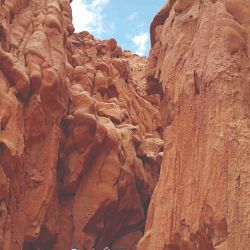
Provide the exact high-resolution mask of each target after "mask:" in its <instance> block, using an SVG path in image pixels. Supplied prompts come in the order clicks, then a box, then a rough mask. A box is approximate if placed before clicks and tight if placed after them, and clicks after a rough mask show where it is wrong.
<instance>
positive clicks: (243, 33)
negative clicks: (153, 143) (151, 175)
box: [137, 0, 250, 250]
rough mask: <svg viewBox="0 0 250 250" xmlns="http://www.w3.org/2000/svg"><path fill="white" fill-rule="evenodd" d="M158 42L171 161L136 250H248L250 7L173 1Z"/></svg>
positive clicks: (158, 22) (155, 57) (159, 20)
mask: <svg viewBox="0 0 250 250" xmlns="http://www.w3.org/2000/svg"><path fill="white" fill-rule="evenodd" d="M151 42H152V46H153V47H152V50H151V53H150V57H149V61H148V66H147V71H146V72H147V76H146V77H147V81H148V85H147V86H148V92H149V93H159V94H161V96H162V101H161V115H162V120H163V126H164V141H165V149H164V156H165V157H164V159H163V163H162V167H161V174H160V179H159V183H158V184H157V187H156V189H155V191H154V194H153V198H152V201H151V204H150V208H149V212H148V216H147V224H146V231H145V235H144V237H143V238H142V240H141V241H140V243H139V244H138V247H137V249H140V250H146V249H148V250H149V249H150V250H151V249H155V250H160V249H165V250H166V249H168V250H174V249H175V250H177V249H192V250H193V249H200V250H206V249H220V250H233V249H238V250H247V249H249V248H250V183H249V181H250V167H249V162H250V120H249V117H250V106H249V103H250V63H249V55H250V1H248V0H245V1H244V0H227V1H223V0H214V1H212V0H188V1H187V0H176V1H174V0H173V1H171V0H170V1H169V3H168V4H166V5H165V6H164V8H163V9H162V10H161V11H160V12H159V14H158V15H157V16H156V18H155V19H154V21H153V23H152V26H151Z"/></svg>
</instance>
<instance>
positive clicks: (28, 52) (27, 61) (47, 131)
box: [0, 0, 163, 250]
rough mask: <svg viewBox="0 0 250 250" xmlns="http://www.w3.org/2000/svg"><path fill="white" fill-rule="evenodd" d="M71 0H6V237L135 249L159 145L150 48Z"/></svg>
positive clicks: (2, 87)
mask: <svg viewBox="0 0 250 250" xmlns="http://www.w3.org/2000/svg"><path fill="white" fill-rule="evenodd" d="M73 32H74V28H73V26H72V22H71V8H70V1H69V0H21V1H20V0H2V1H0V124H1V131H0V249H1V250H2V249H3V250H10V249H11V250H20V249H24V250H30V249H36V250H38V249H41V250H42V249H46V250H48V249H53V250H59V249H60V250H69V249H71V248H72V247H73V246H74V247H76V248H78V249H87V250H89V249H92V248H93V247H95V249H97V250H98V249H103V248H104V247H105V246H107V247H112V248H114V249H115V248H119V247H125V248H126V249H134V248H135V246H136V244H137V242H138V240H139V239H140V237H141V235H142V232H143V229H144V222H145V216H146V212H147V208H148V204H149V201H150V197H151V194H152V192H153V189H154V187H155V184H156V182H157V180H158V174H159V169H160V164H161V160H162V156H163V153H162V151H163V141H162V140H161V134H162V127H161V126H162V125H161V118H160V114H159V111H158V109H157V105H159V95H158V94H156V95H155V96H153V97H148V100H150V101H151V102H152V103H153V104H151V103H150V102H149V101H147V100H146V99H147V96H146V94H145V90H144V83H143V81H144V76H143V75H142V74H141V72H142V69H143V68H145V59H143V58H142V59H141V58H139V57H138V56H135V55H132V54H131V53H129V52H123V51H122V49H121V48H120V47H119V46H118V45H117V43H116V41H115V40H114V39H110V40H108V41H99V40H95V39H94V38H93V36H92V35H90V34H89V33H88V32H82V33H80V34H73Z"/></svg>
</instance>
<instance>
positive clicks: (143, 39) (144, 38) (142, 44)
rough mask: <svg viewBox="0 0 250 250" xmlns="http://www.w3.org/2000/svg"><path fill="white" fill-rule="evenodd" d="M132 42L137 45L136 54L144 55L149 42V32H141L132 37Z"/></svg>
mask: <svg viewBox="0 0 250 250" xmlns="http://www.w3.org/2000/svg"><path fill="white" fill-rule="evenodd" d="M131 40H132V42H133V43H134V45H135V46H136V47H137V49H136V54H138V55H140V56H143V55H145V53H146V50H147V42H148V40H149V35H148V33H147V32H144V33H141V34H140V35H137V36H134V37H132V39H131Z"/></svg>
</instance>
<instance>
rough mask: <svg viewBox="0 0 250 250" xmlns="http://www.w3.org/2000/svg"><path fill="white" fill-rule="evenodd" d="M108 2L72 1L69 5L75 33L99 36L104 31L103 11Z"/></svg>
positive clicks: (100, 0) (93, 0)
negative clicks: (85, 32)
mask: <svg viewBox="0 0 250 250" xmlns="http://www.w3.org/2000/svg"><path fill="white" fill-rule="evenodd" d="M109 1H110V0H91V1H89V0H74V1H73V2H72V3H71V8H72V14H73V24H74V26H75V31H76V32H80V31H84V30H87V31H89V32H91V33H97V34H101V33H103V32H104V31H105V30H104V25H103V18H104V16H103V9H104V8H105V6H106V5H107V4H108V3H109Z"/></svg>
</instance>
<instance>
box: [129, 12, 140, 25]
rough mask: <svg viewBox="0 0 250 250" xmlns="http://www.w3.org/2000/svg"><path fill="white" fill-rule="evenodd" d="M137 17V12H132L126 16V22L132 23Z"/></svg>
mask: <svg viewBox="0 0 250 250" xmlns="http://www.w3.org/2000/svg"><path fill="white" fill-rule="evenodd" d="M137 15H138V12H137V11H134V12H132V13H130V14H129V15H128V21H130V22H132V21H133V20H134V19H135V18H136V16H137Z"/></svg>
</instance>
